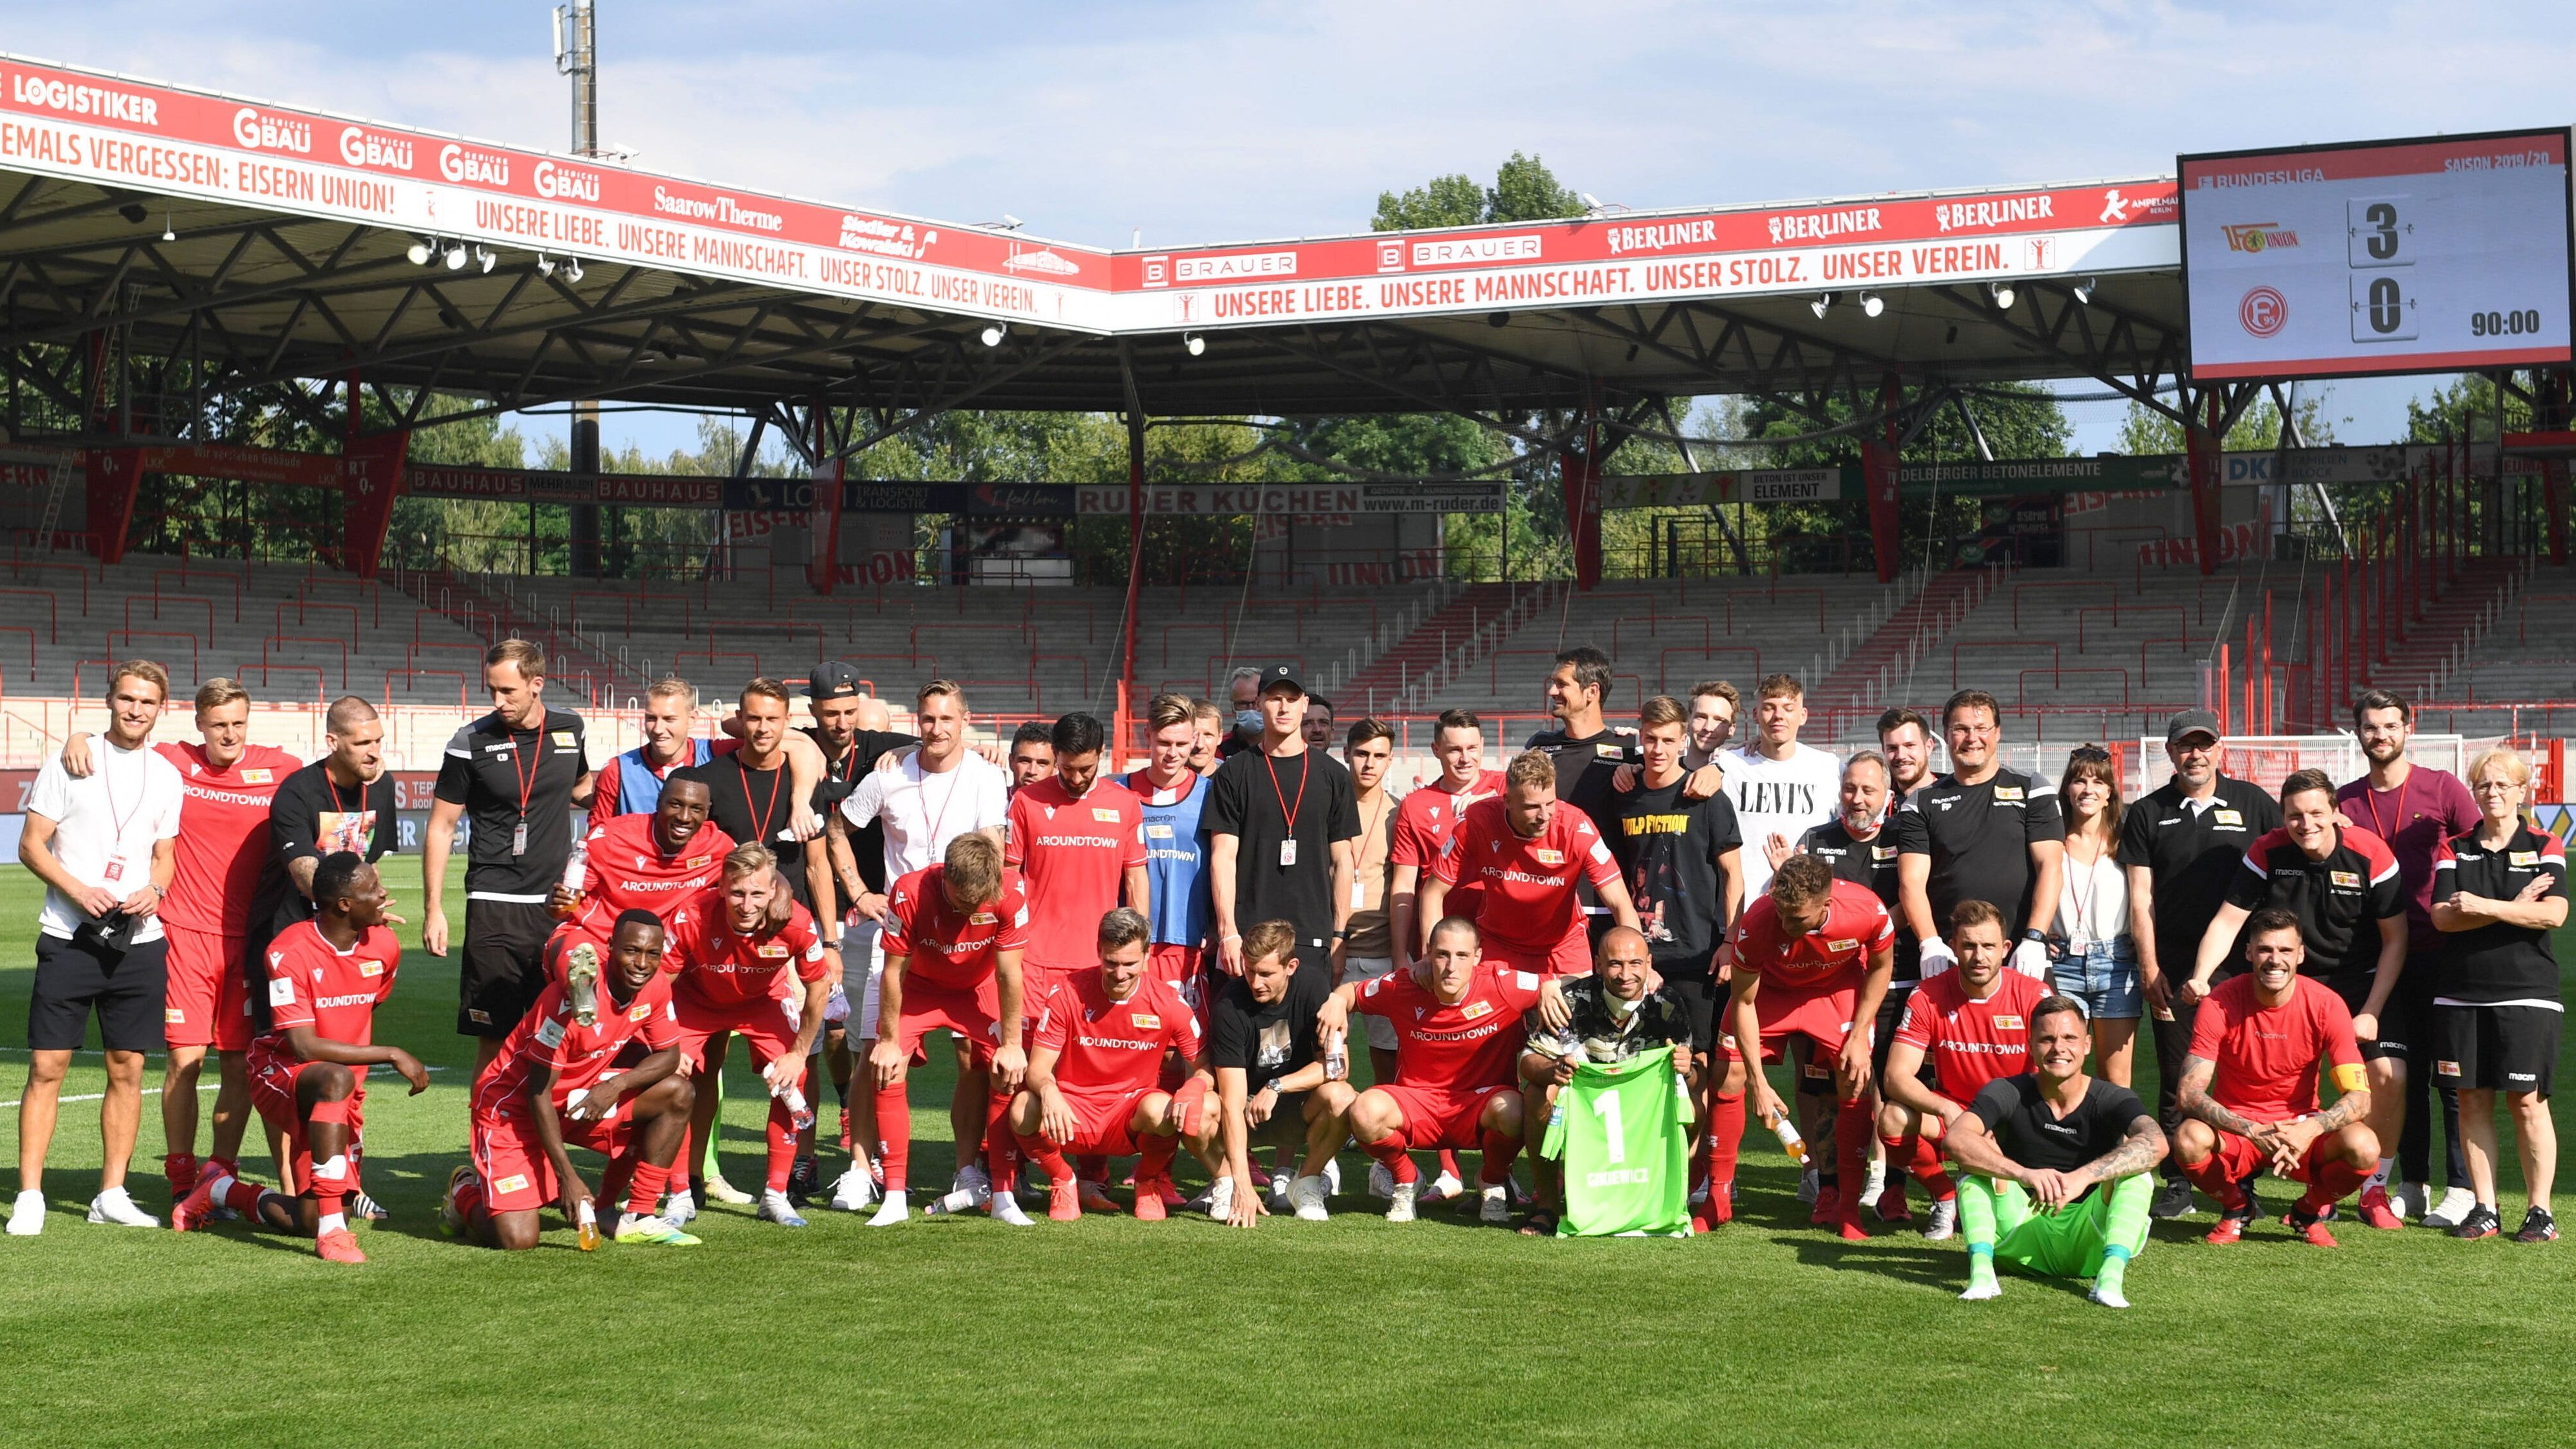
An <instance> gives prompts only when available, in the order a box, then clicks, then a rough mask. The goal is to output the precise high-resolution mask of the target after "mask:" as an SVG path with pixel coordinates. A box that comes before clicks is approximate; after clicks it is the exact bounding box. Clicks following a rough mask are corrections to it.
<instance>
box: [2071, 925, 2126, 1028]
mask: <svg viewBox="0 0 2576 1449" xmlns="http://www.w3.org/2000/svg"><path fill="white" fill-rule="evenodd" d="M2048 974H2049V978H2050V983H2051V984H2052V985H2054V986H2055V987H2056V988H2057V990H2058V991H2059V992H2060V993H2061V994H2063V995H2066V996H2072V997H2074V998H2075V999H2076V1000H2078V1001H2080V1002H2083V1003H2084V1012H2085V1015H2087V1016H2089V1017H2091V1018H2092V1019H2093V1020H2095V1021H2135V1020H2137V1019H2138V1018H2139V1017H2140V1016H2141V1015H2143V1014H2144V1009H2143V1008H2144V1003H2145V993H2144V992H2142V991H2141V990H2140V989H2139V986H2138V948H2137V945H2136V943H2135V942H2133V941H2131V940H2130V939H2129V938H2128V937H2126V936H2123V937H2121V938H2120V939H2118V940H2116V941H2095V942H2093V943H2092V944H2091V945H2089V946H2087V947H2085V948H2084V954H2083V955H2081V956H2075V955H2072V954H2062V953H2061V954H2056V955H2052V956H2051V957H2050V959H2049V963H2048Z"/></svg>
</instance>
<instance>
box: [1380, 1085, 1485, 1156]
mask: <svg viewBox="0 0 2576 1449" xmlns="http://www.w3.org/2000/svg"><path fill="white" fill-rule="evenodd" d="M1369 1090H1370V1091H1372V1092H1384V1093H1386V1094H1387V1095H1388V1096H1389V1097H1392V1098H1394V1099H1395V1105H1396V1109H1397V1110H1398V1111H1400V1112H1402V1113H1404V1145H1405V1148H1406V1150H1408V1151H1415V1152H1427V1151H1430V1150H1432V1149H1434V1148H1440V1147H1450V1148H1457V1147H1474V1146H1476V1145H1477V1125H1476V1124H1477V1119H1479V1118H1481V1117H1483V1116H1484V1115H1485V1103H1486V1102H1487V1101H1488V1100H1490V1099H1491V1098H1492V1097H1493V1095H1494V1094H1495V1093H1496V1092H1508V1091H1510V1090H1512V1089H1511V1088H1509V1087H1473V1088H1470V1089H1468V1090H1466V1091H1463V1092H1442V1091H1435V1090H1433V1089H1431V1088H1428V1087H1400V1086H1396V1085H1394V1084H1392V1083H1390V1084H1388V1085H1385V1086H1379V1087H1371V1088H1369Z"/></svg>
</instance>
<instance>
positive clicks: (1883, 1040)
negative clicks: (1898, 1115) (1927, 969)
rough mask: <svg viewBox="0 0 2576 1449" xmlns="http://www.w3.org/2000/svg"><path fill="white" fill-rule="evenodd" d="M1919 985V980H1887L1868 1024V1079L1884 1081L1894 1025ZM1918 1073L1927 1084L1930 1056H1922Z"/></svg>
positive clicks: (1901, 1017)
mask: <svg viewBox="0 0 2576 1449" xmlns="http://www.w3.org/2000/svg"><path fill="white" fill-rule="evenodd" d="M1921 984H1922V983H1921V982H1919V981H1891V982H1889V983H1887V996H1886V998H1885V999H1883V1000H1881V1001H1880V1002H1879V1003H1878V1020H1877V1021H1876V1022H1875V1023H1874V1024H1873V1025H1872V1026H1871V1027H1870V1033H1869V1079H1870V1080H1871V1081H1872V1082H1883V1081H1885V1080H1887V1053H1888V1049H1889V1048H1891V1047H1893V1046H1895V1045H1896V1028H1897V1027H1899V1026H1901V1025H1903V1024H1904V1021H1905V1003H1906V1002H1908V1001H1911V1000H1913V998H1914V988H1915V987H1917V986H1919V985H1921ZM1920 1075H1921V1076H1922V1078H1923V1081H1924V1084H1925V1085H1927V1086H1928V1085H1930V1084H1931V1082H1932V1061H1931V1058H1929V1057H1926V1058H1925V1059H1924V1061H1923V1070H1922V1072H1921V1073H1920Z"/></svg>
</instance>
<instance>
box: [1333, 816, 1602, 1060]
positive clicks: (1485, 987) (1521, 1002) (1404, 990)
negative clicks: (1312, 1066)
mask: <svg viewBox="0 0 2576 1449" xmlns="http://www.w3.org/2000/svg"><path fill="white" fill-rule="evenodd" d="M1574 813H1577V814H1579V813H1581V812H1579V811H1578V812H1574ZM1538 983H1539V978H1538V977H1537V976H1535V975H1533V974H1531V973H1530V972H1527V971H1512V970H1507V969H1505V968H1503V967H1501V966H1497V965H1495V964H1494V963H1493V962H1491V961H1480V962H1478V963H1476V976H1475V979H1474V980H1473V981H1471V982H1469V983H1468V986H1467V994H1466V996H1464V997H1463V998H1461V999H1460V1000H1459V1001H1458V1002H1457V1003H1456V1004H1454V1005H1452V1004H1451V1003H1449V1002H1445V1001H1442V1000H1441V999H1440V998H1439V997H1437V996H1434V995H1432V994H1431V993H1430V992H1429V991H1428V990H1425V989H1424V988H1422V987H1420V986H1417V985H1415V984H1414V981H1413V977H1412V976H1411V975H1410V974H1409V973H1406V972H1402V971H1398V972H1395V973H1393V974H1391V975H1386V976H1373V977H1371V978H1369V982H1368V984H1367V985H1365V986H1363V987H1361V988H1360V992H1359V1000H1358V1003H1357V1009H1358V1010H1360V1011H1363V1012H1365V1013H1367V1014H1368V1015H1370V1016H1382V1017H1385V1018H1386V1019H1387V1020H1389V1021H1391V1022H1394V1023H1395V1082H1396V1085H1397V1086H1400V1087H1421V1088H1425V1089H1427V1090H1430V1091H1436V1092H1465V1091H1472V1090H1474V1089H1475V1088H1478V1087H1502V1086H1509V1085H1511V1084H1512V1083H1513V1082H1515V1081H1517V1080H1519V1078H1518V1076H1517V1075H1516V1073H1517V1072H1518V1071H1519V1062H1520V1055H1521V1044H1522V1043H1523V1042H1524V1041H1525V1040H1527V1038H1528V1035H1529V1033H1528V1030H1527V1028H1526V1027H1525V1026H1524V1024H1523V1022H1522V1019H1521V1013H1523V1012H1525V1011H1528V1010H1529V1009H1530V1008H1532V1007H1534V1006H1536V1005H1538Z"/></svg>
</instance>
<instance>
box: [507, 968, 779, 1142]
mask: <svg viewBox="0 0 2576 1449" xmlns="http://www.w3.org/2000/svg"><path fill="white" fill-rule="evenodd" d="M672 1003H673V1005H674V1006H675V1007H676V1008H677V1010H678V1014H679V1018H680V1054H681V1055H683V1056H685V1057H687V1058H688V1059H689V1063H690V1065H691V1066H692V1067H693V1068H694V1069H696V1070H699V1071H704V1070H706V1065H707V1043H708V1042H710V1041H713V1040H715V1039H716V1038H718V1037H721V1036H723V1035H725V1034H726V1033H728V1032H731V1033H733V1034H735V1035H737V1036H740V1037H742V1038H743V1039H744V1040H745V1041H748V1042H750V1043H751V1054H752V1061H753V1063H754V1064H755V1065H763V1066H765V1065H767V1064H768V1062H769V1061H770V1059H771V1058H773V1057H777V1056H780V1055H782V1054H784V1053H785V1052H787V1051H788V1050H789V1049H790V1048H792V1047H794V1046H795V1045H796V1026H797V1023H798V1021H799V1020H800V1019H801V1015H800V1012H799V1003H797V1002H794V1001H790V1000H788V999H787V998H786V997H783V996H773V997H770V998H768V999H766V1000H763V1001H752V1002H745V1003H744V1004H742V1005H740V1006H727V1007H713V1006H703V1005H699V1004H697V1003H695V1002H693V1001H692V1000H691V999H690V998H688V997H684V996H674V997H673V998H672ZM487 1180H488V1179H487Z"/></svg>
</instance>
